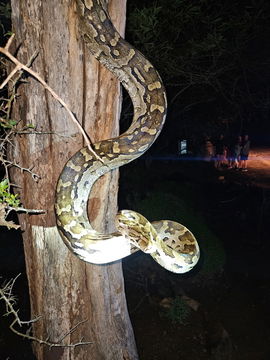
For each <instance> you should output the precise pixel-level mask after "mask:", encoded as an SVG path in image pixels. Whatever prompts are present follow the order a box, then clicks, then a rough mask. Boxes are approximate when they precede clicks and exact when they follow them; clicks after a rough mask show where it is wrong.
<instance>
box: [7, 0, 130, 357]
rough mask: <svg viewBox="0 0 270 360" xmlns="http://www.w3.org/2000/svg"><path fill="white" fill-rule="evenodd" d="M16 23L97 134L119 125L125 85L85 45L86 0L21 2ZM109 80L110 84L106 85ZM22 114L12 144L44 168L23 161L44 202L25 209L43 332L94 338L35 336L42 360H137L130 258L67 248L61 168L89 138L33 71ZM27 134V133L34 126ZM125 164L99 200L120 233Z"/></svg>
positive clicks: (24, 56)
mask: <svg viewBox="0 0 270 360" xmlns="http://www.w3.org/2000/svg"><path fill="white" fill-rule="evenodd" d="M11 6H12V23H13V30H14V32H15V33H16V42H17V44H16V50H17V56H18V58H19V60H20V61H21V62H22V63H24V64H26V63H27V62H28V61H29V59H30V58H31V57H32V55H33V54H34V53H35V52H36V51H38V55H37V57H36V58H35V61H34V62H33V69H34V70H35V71H36V72H38V73H39V74H40V76H41V77H43V78H44V79H45V80H46V81H47V83H48V84H49V85H50V86H51V87H52V88H53V89H54V90H55V91H56V92H57V93H58V94H59V95H60V96H61V98H62V99H63V100H64V101H65V102H66V103H68V104H69V106H70V108H71V109H72V111H73V112H74V113H75V114H76V115H77V117H78V119H80V120H81V122H82V124H83V126H84V128H85V129H86V131H87V132H88V134H90V136H91V140H92V141H96V140H98V139H104V138H105V139H106V138H109V137H111V136H112V135H117V133H118V117H119V112H120V105H119V101H118V100H116V99H119V98H120V88H119V84H118V83H117V82H116V80H115V79H114V78H113V76H112V75H111V74H110V73H108V72H107V71H106V70H105V69H103V68H102V67H101V66H100V65H99V63H98V62H96V60H94V59H93V58H92V57H91V56H90V55H89V54H88V52H87V51H86V50H85V48H84V44H83V43H82V41H81V39H80V36H79V31H78V18H77V11H76V2H75V1H74V0H67V1H60V2H57V3H56V2H55V1H53V0H49V1H46V2H39V1H35V0H31V1H26V0H22V1H20V2H18V1H15V0H13V1H11ZM109 10H110V13H111V14H112V18H113V22H114V23H115V24H116V27H118V29H120V32H121V33H123V30H124V22H125V0H112V1H109ZM104 84H106V86H104ZM13 117H14V118H16V119H19V124H18V127H17V130H18V131H23V132H24V130H25V129H29V126H30V129H32V130H31V131H28V134H24V135H17V136H15V139H14V145H13V146H11V147H10V152H9V156H10V158H11V159H12V161H15V162H17V163H20V164H22V166H27V167H31V166H34V171H35V173H37V174H38V175H39V177H40V180H39V181H38V182H36V181H35V179H34V178H32V177H31V176H29V174H28V175H27V174H25V173H22V172H20V171H19V170H16V169H13V171H12V179H13V182H15V183H16V185H17V186H19V187H20V188H21V189H20V193H21V201H22V202H23V204H24V206H25V207H32V208H42V209H45V210H46V214H44V215H41V216H29V215H26V214H24V215H20V224H21V228H22V231H23V241H24V250H25V259H26V269H27V275H28V282H29V289H30V300H31V312H32V315H33V316H34V315H41V316H42V319H41V320H39V321H37V322H35V323H34V324H33V332H34V335H35V336H36V337H38V338H40V339H49V340H50V342H55V343H57V342H60V343H61V340H62V339H63V337H64V336H65V335H66V334H67V333H69V331H70V329H72V328H73V327H74V326H76V325H77V324H78V323H81V322H82V323H81V324H80V325H79V326H78V327H77V328H76V331H74V332H72V333H71V332H70V333H69V335H68V336H67V337H65V341H66V343H67V345H69V344H73V343H76V342H78V340H81V339H82V338H83V339H84V340H85V341H91V342H92V344H91V345H85V346H84V347H83V346H78V347H76V348H73V347H64V348H61V347H53V348H48V347H45V346H43V345H38V344H34V352H35V355H36V356H37V359H56V358H57V359H67V358H69V359H90V358H91V360H100V359H105V358H106V359H137V352H136V346H135V341H134V336H133V331H132V327H131V325H130V321H129V316H128V313H127V308H126V300H125V294H124V284H123V278H122V271H121V263H120V262H117V263H115V264H110V265H108V266H94V265H90V264H85V263H83V262H81V261H80V260H78V259H77V258H76V257H74V256H73V255H72V254H71V253H70V252H69V251H68V250H67V248H66V247H65V245H64V244H63V242H62V240H61V239H60V237H59V235H58V232H57V229H56V227H55V218H54V211H53V203H54V192H55V184H56V181H57V178H58V176H59V173H60V171H61V169H62V167H63V165H64V163H65V162H66V161H67V159H68V158H69V157H70V156H71V155H72V154H74V152H75V151H77V150H78V149H80V148H81V147H82V146H83V139H82V136H81V134H80V133H78V130H77V128H76V126H75V125H74V124H72V123H71V121H70V118H69V117H68V116H67V113H66V112H65V110H64V109H63V107H62V106H60V105H59V104H58V103H57V102H56V101H55V99H53V98H52V97H51V96H50V94H49V93H48V92H47V91H46V90H45V89H44V88H43V87H42V86H41V85H40V84H39V83H37V82H36V81H35V80H34V79H32V78H30V77H28V76H27V77H26V78H25V81H23V83H21V84H20V86H19V87H18V89H17V99H16V103H15V106H14V111H13ZM26 132H27V131H26ZM117 181H118V175H117V172H114V173H110V174H108V175H107V176H105V177H103V178H102V179H101V180H100V181H99V182H98V184H96V190H95V192H94V194H92V198H91V200H90V205H89V206H90V207H91V214H92V216H93V219H92V220H93V221H94V224H95V226H96V227H97V228H98V229H99V230H101V231H110V230H112V227H113V219H114V215H115V212H116V208H117V203H116V196H117Z"/></svg>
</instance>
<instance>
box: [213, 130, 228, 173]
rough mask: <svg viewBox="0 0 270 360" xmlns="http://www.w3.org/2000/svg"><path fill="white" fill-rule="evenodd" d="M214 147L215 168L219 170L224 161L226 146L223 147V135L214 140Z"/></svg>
mask: <svg viewBox="0 0 270 360" xmlns="http://www.w3.org/2000/svg"><path fill="white" fill-rule="evenodd" d="M215 147H216V160H215V168H216V169H220V168H221V166H222V165H223V164H224V163H225V161H226V146H225V139H224V135H223V134H220V136H219V138H218V139H217V140H216V143H215Z"/></svg>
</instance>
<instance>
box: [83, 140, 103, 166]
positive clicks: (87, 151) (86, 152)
mask: <svg viewBox="0 0 270 360" xmlns="http://www.w3.org/2000/svg"><path fill="white" fill-rule="evenodd" d="M95 147H96V149H98V148H99V147H97V144H96V146H95ZM80 152H81V154H82V155H83V156H84V159H85V162H88V161H89V160H92V159H93V156H92V155H91V154H90V152H89V150H88V149H87V148H83V149H81V151H80Z"/></svg>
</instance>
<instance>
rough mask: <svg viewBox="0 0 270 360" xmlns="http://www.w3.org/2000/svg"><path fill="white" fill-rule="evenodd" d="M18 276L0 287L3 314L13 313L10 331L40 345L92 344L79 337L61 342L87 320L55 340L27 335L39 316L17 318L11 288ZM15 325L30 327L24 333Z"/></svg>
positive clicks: (75, 345) (74, 345) (73, 345)
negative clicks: (68, 342)
mask: <svg viewBox="0 0 270 360" xmlns="http://www.w3.org/2000/svg"><path fill="white" fill-rule="evenodd" d="M19 276H20V274H19V275H17V276H16V277H15V279H11V280H10V281H9V282H8V283H6V284H4V285H3V286H2V287H0V300H3V301H4V302H5V304H6V313H5V316H9V315H13V317H14V320H13V321H12V323H11V324H10V326H9V328H10V329H11V331H12V332H14V333H15V334H17V335H18V336H21V337H23V338H25V339H28V340H31V341H35V342H37V343H39V344H40V345H47V346H49V347H68V348H75V347H77V346H82V345H91V344H93V342H92V341H82V339H81V341H78V342H76V343H74V344H65V343H63V340H64V339H66V337H67V336H68V335H70V334H72V333H73V332H74V331H76V329H77V328H78V327H79V326H80V325H81V324H83V323H85V322H86V321H87V320H84V321H80V322H79V323H78V324H76V325H75V326H74V327H73V328H71V329H70V330H69V331H68V332H67V333H66V334H64V335H63V336H61V338H60V339H59V340H58V341H56V342H51V341H49V337H48V338H47V339H45V340H43V339H39V338H36V337H35V336H32V335H29V333H30V332H31V328H32V324H33V323H35V322H37V321H39V320H40V319H41V316H38V317H36V318H34V319H31V320H28V321H22V320H21V319H20V318H19V315H18V312H19V310H15V309H14V305H15V304H16V298H15V297H14V295H13V294H12V289H13V286H14V283H15V281H16V280H17V279H18V277H19ZM15 325H19V326H20V327H22V326H23V325H30V327H29V328H28V330H27V331H26V333H24V332H22V331H19V330H17V329H15Z"/></svg>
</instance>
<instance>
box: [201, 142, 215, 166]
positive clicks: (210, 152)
mask: <svg viewBox="0 0 270 360" xmlns="http://www.w3.org/2000/svg"><path fill="white" fill-rule="evenodd" d="M201 153H202V159H203V160H204V161H208V162H209V161H211V160H213V158H214V155H215V152H214V145H213V143H212V141H211V139H210V137H209V136H205V138H204V142H203V144H202V148H201Z"/></svg>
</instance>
